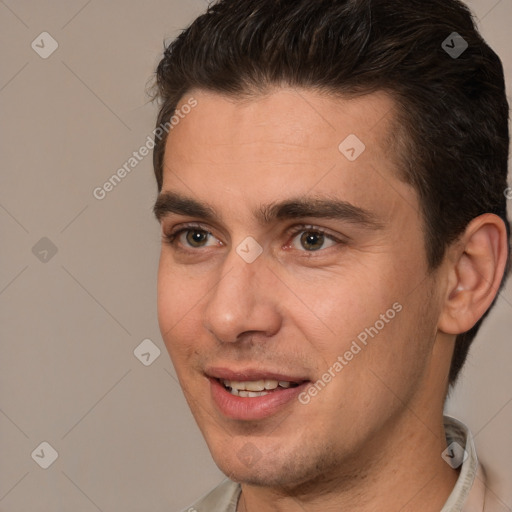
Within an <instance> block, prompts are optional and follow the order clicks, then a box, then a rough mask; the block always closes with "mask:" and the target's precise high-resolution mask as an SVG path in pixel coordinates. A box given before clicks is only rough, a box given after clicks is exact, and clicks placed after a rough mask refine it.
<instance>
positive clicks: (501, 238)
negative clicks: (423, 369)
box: [438, 213, 508, 334]
mask: <svg viewBox="0 0 512 512" xmlns="http://www.w3.org/2000/svg"><path fill="white" fill-rule="evenodd" d="M507 242H508V240H507V229H506V227H505V223H504V222H503V220H502V219H501V218H500V217H498V216H497V215H494V214H492V213H486V214H483V215H480V216H479V217H476V218H474V219H473V220H472V221H471V222H470V223H469V224H468V226H467V227H466V230H465V231H464V233H463V235H461V237H460V238H459V239H458V240H457V242H454V244H452V246H450V247H449V248H448V249H447V255H446V259H447V261H448V262H449V263H448V271H447V272H448V273H447V276H448V286H447V289H446V298H445V302H444V306H443V309H442V313H441V315H440V318H439V323H438V329H439V330H440V331H442V332H445V333H447V334H460V333H463V332H466V331H468V330H469V329H471V328H472V327H473V326H474V325H475V324H476V322H477V321H478V320H479V319H480V318H481V317H482V316H483V315H484V313H485V312H486V311H487V309H488V308H489V306H490V305H491V304H492V301H493V300H494V297H495V296H496V294H497V292H498V289H499V286H500V283H501V280H502V278H503V273H504V271H505V267H506V263H507V255H508V243H507Z"/></svg>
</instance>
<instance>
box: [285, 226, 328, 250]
mask: <svg viewBox="0 0 512 512" xmlns="http://www.w3.org/2000/svg"><path fill="white" fill-rule="evenodd" d="M298 235H300V237H298ZM297 238H298V241H297ZM326 244H328V245H327V246H326ZM292 245H293V247H294V248H295V249H298V250H302V251H304V250H306V251H307V252H314V251H319V250H320V249H327V248H328V247H331V246H332V245H336V240H335V239H334V238H333V237H331V236H329V235H327V234H325V233H323V232H322V231H319V230H312V229H308V230H302V231H299V232H298V233H297V235H296V236H295V237H294V241H293V242H292Z"/></svg>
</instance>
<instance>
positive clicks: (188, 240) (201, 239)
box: [163, 226, 218, 249]
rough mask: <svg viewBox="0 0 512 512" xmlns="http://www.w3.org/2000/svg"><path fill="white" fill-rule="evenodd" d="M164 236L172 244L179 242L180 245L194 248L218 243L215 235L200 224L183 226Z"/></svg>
mask: <svg viewBox="0 0 512 512" xmlns="http://www.w3.org/2000/svg"><path fill="white" fill-rule="evenodd" d="M163 237H164V240H165V242H166V243H168V244H170V245H173V246H175V245H177V243H178V242H179V244H180V245H182V246H185V247H191V248H193V249H200V248H202V247H208V246H212V245H218V244H217V243H215V237H214V236H213V235H212V234H211V233H210V232H209V231H207V230H206V229H203V228H201V227H200V226H187V227H183V228H181V229H177V230H176V231H174V232H172V233H169V234H164V235H163ZM208 242H212V243H208Z"/></svg>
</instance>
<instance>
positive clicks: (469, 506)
mask: <svg viewBox="0 0 512 512" xmlns="http://www.w3.org/2000/svg"><path fill="white" fill-rule="evenodd" d="M444 427H445V434H446V441H447V446H448V447H449V446H450V445H451V443H453V442H456V443H457V444H459V445H460V447H463V448H464V450H465V455H463V457H462V455H461V460H462V458H464V462H462V465H461V467H460V473H459V478H458V479H457V482H456V484H455V487H454V488H453V491H452V492H451V494H450V496H449V497H448V500H447V501H446V503H445V504H444V506H443V508H442V509H441V510H440V512H510V509H509V508H507V507H506V506H505V505H504V504H502V503H501V502H500V501H499V499H498V497H497V496H495V494H494V493H493V492H492V491H491V490H490V489H488V488H487V486H486V481H485V473H484V471H483V468H482V466H481V465H480V464H479V463H478V458H477V456H476V450H475V445H474V442H473V436H472V435H471V432H470V431H469V429H468V428H467V427H466V425H464V424H463V423H461V422H460V421H458V420H456V419H455V418H451V417H449V416H445V417H444ZM450 454H451V455H454V452H453V450H452V451H450ZM241 490H242V489H241V486H240V484H237V483H235V482H233V481H231V480H229V479H226V480H224V481H223V482H222V483H221V484H220V485H218V486H217V487H215V489H213V490H212V491H210V492H209V493H208V494H207V495H206V496H204V497H203V498H201V499H200V500H198V501H197V502H196V503H194V505H192V506H190V507H188V508H186V509H184V510H183V511H182V512H236V507H237V503H238V498H239V497H240V493H241Z"/></svg>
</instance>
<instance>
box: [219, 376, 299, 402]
mask: <svg viewBox="0 0 512 512" xmlns="http://www.w3.org/2000/svg"><path fill="white" fill-rule="evenodd" d="M217 381H218V382H220V384H222V386H224V388H225V389H226V391H229V393H231V394H232V395H234V396H239V397H242V398H255V397H258V396H265V395H268V394H270V393H276V392H279V391H282V390H283V389H289V388H296V387H297V386H299V385H300V384H301V383H300V382H290V381H283V380H281V381H277V380H273V379H260V380H254V381H244V382H239V381H234V380H226V379H217Z"/></svg>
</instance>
